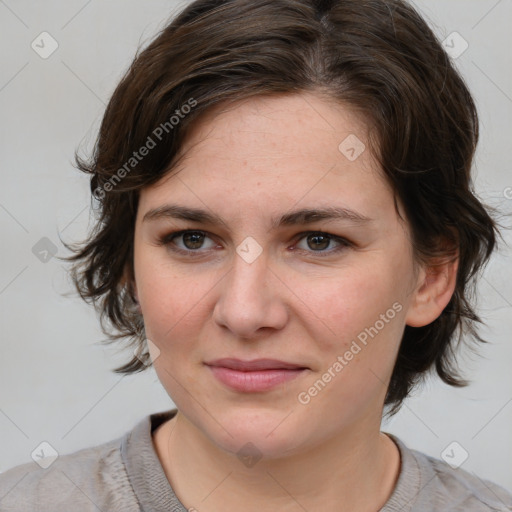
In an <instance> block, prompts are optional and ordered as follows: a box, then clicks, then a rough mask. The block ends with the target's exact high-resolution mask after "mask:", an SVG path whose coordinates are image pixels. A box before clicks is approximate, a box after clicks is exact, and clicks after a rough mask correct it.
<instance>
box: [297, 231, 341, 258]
mask: <svg viewBox="0 0 512 512" xmlns="http://www.w3.org/2000/svg"><path fill="white" fill-rule="evenodd" d="M299 240H305V242H306V248H304V247H302V248H301V247H299V244H298V245H297V247H299V249H300V250H303V251H308V252H314V253H320V254H321V255H323V254H324V253H325V254H326V255H330V254H333V253H336V252H339V251H341V250H344V249H346V248H347V247H350V246H351V243H350V242H348V241H347V240H345V239H344V238H341V237H339V236H336V235H331V234H330V233H324V232H322V231H310V232H308V233H303V234H302V237H301V238H300V239H299ZM333 243H335V244H336V246H335V247H334V248H331V249H330V250H326V249H328V248H329V246H332V244H333Z"/></svg>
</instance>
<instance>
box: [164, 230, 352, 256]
mask: <svg viewBox="0 0 512 512" xmlns="http://www.w3.org/2000/svg"><path fill="white" fill-rule="evenodd" d="M186 233H201V234H203V235H205V237H206V238H210V239H211V240H214V239H215V238H216V237H215V235H213V234H211V233H209V232H208V231H205V230H204V229H180V230H176V231H172V232H170V233H167V234H165V235H163V236H162V237H159V239H158V245H163V246H166V247H169V248H170V250H171V251H173V252H176V253H178V254H184V255H187V256H191V257H198V256H202V255H204V254H205V253H207V252H210V251H211V250H212V248H210V249H206V250H203V249H201V248H200V249H197V250H193V249H181V248H179V247H177V246H173V240H174V239H175V238H179V237H180V236H182V235H185V234H186ZM315 234H316V235H326V236H327V237H329V239H330V240H333V241H335V242H336V243H338V244H339V245H338V247H336V248H334V249H329V250H324V251H313V250H309V251H308V250H306V249H296V247H294V248H293V250H294V251H295V250H298V251H301V252H303V253H308V254H309V255H311V254H313V255H317V256H319V257H326V256H330V255H333V254H336V253H338V252H340V251H343V250H346V249H347V248H350V247H354V244H353V243H352V242H350V241H349V240H347V239H346V238H344V237H341V236H338V235H334V234H332V233H330V232H328V231H321V230H309V231H302V232H300V233H297V235H295V236H294V238H293V243H294V244H297V243H298V242H299V241H301V240H302V239H304V238H306V237H308V236H309V235H315Z"/></svg>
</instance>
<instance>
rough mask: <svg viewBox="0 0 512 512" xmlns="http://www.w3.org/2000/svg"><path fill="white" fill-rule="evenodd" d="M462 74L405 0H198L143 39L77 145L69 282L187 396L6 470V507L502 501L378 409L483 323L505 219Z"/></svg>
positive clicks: (454, 379) (132, 365) (332, 507)
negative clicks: (97, 125) (477, 184)
mask: <svg viewBox="0 0 512 512" xmlns="http://www.w3.org/2000/svg"><path fill="white" fill-rule="evenodd" d="M477 139H478V119H477V113H476V110H475V106H474V103H473V101H472V98H471V95H470V93H469V91H468V90H467V88H466V86H465V84H464V82H463V80H462V79H461V77H460V76H459V75H458V73H457V72H456V71H455V69H454V68H453V66H452V65H451V63H450V61H449V58H448V56H447V55H446V53H445V52H444V50H443V49H442V47H441V45H440V44H439V42H438V41H437V40H436V38H435V36H434V35H433V33H432V31H431V30H430V29H429V28H428V27H427V25H426V24H425V22H424V21H423V20H422V19H421V17H420V16H419V15H418V14H417V13H416V12H415V11H414V10H413V9H412V8H411V7H410V6H409V5H408V4H406V3H404V2H402V1H399V0H365V1H363V2H361V1H355V0H339V1H323V2H322V1H313V0H299V1H291V0H257V1H255V0H250V1H248V0H232V1H221V0H199V1H196V2H194V3H192V4H190V5H189V6H188V7H187V8H186V9H184V11H183V12H182V13H181V14H180V15H179V16H178V17H177V18H176V19H175V20H173V21H172V22H171V23H170V24H169V25H168V26H167V27H166V28H165V29H164V30H163V31H162V32H161V33H160V34H159V35H158V37H157V38H156V39H155V40H154V41H153V42H152V43H151V44H150V45H149V46H148V47H147V48H146V49H145V50H144V51H143V52H142V53H140V55H138V56H137V57H136V58H135V60H134V62H133V63H132V65H131V67H130V69H129V71H128V72H127V74H126V75H125V77H124V78H123V80H122V81H121V83H120V84H119V86H118V87H117V89H116V91H115V92H114V94H113V96H112V98H111V100H110V103H109V105H108V107H107V110H106V112H105V116H104V119H103V122H102V126H101V129H100V133H99V137H98V141H97V147H96V151H95V153H94V155H93V156H92V158H91V160H90V161H89V162H86V161H83V160H81V159H79V158H77V163H78V166H79V168H80V169H81V170H83V171H85V172H87V173H90V174H91V191H92V193H93V195H94V197H95V200H97V201H98V203H99V204H98V207H99V211H100V218H99V220H98V223H97V225H96V228H95V230H94V231H93V233H92V234H91V236H90V239H88V240H87V241H86V242H85V243H84V245H83V246H81V247H75V248H73V250H74V251H75V255H74V256H73V257H72V260H73V261H74V262H75V265H74V267H73V269H72V275H73V277H74V280H75V283H76V285H77V288H78V291H79V292H80V294H81V295H82V297H83V298H84V299H86V300H90V301H92V302H93V303H94V304H95V305H96V306H97V308H98V309H99V311H100V312H101V314H102V318H103V319H104V320H108V321H109V322H110V324H111V327H113V329H112V330H109V327H108V326H107V325H106V324H105V325H104V327H105V330H106V332H109V334H110V336H111V338H112V340H116V339H118V338H120V337H128V338H130V340H131V346H132V348H133V349H134V356H133V357H132V358H131V360H130V361H129V362H127V364H125V365H123V366H122V367H120V368H118V369H116V371H118V372H120V373H133V372H137V371H141V370H144V369H145V368H147V366H148V365H149V364H154V367H155V370H156V372H157V374H158V377H159V379H160V381H161V382H162V385H163V386H164V387H165V389H166V391H167V392H168V394H169V396H170V397H171V399H172V400H173V402H174V403H175V404H176V409H173V410H171V411H167V412H164V413H158V414H153V415H151V416H149V417H147V418H145V419H144V420H143V421H141V422H140V423H139V424H138V425H137V426H136V427H135V428H134V429H133V430H132V431H130V432H128V433H127V434H126V435H125V436H123V438H122V439H118V440H113V441H111V442H109V443H106V444H103V445H101V446H96V447H92V448H88V449H85V450H81V451H79V452H76V453H74V454H70V455H65V456H62V457H59V459H57V461H55V462H54V463H53V464H52V465H51V467H49V468H48V469H47V470H44V469H40V468H33V465H31V466H29V465H23V466H18V467H17V468H13V469H12V470H10V471H8V472H7V473H6V474H4V475H2V476H1V478H0V490H1V491H2V493H1V496H3V499H2V501H0V508H1V509H2V510H12V511H14V510H43V509H44V510H52V511H55V510H70V509H71V508H72V509H73V510H98V509H99V510H103V511H107V510H108V511H111V510H120V511H121V510H123V511H126V510H128V511H135V510H147V511H149V510H151V511H157V510H158V511H160V510H162V511H163V510H175V511H185V510H197V511H200V512H209V511H212V512H214V511H215V512H216V511H228V512H229V511H232V510H249V511H260V510H278V511H286V512H287V511H290V512H291V511H296V510H297V511H299V510H308V511H316V510H322V511H324V512H327V511H329V512H330V511H354V510H357V511H361V512H374V511H379V510H380V511H384V512H391V511H399V510H400V511H406V510H407V511H425V510H429V511H431V510H434V511H441V510H443V511H444V510H451V511H452V510H461V511H462V510H464V511H484V510H486V511H491V510H511V509H512V508H511V507H512V495H511V494H510V493H508V492H507V491H505V490H504V489H502V488H500V487H499V486H497V485H496V484H493V483H491V482H487V481H482V480H481V479H479V478H478V477H477V476H475V475H473V474H470V473H468V472H466V471H464V470H463V469H461V468H457V469H455V468H454V467H452V466H450V465H449V464H448V463H446V462H444V461H441V460H437V459H434V458H431V457H428V456H426V455H424V454H422V453H420V452H416V451H413V450H410V449H409V448H407V447H406V446H405V445H404V443H403V442H402V441H400V439H398V438H397V437H395V436H393V435H390V434H386V433H383V432H381V431H380V423H381V419H382V415H383V412H384V411H385V412H386V413H387V414H388V415H391V414H394V413H396V412H397V411H398V410H399V408H400V406H401V404H402V402H403V400H404V399H405V398H406V397H407V396H408V394H409V393H410V392H411V390H412V389H413V387H414V385H415V384H416V383H418V382H419V381H420V380H421V379H422V377H424V376H425V375H427V373H428V372H429V371H430V370H431V369H435V371H436V372H437V373H438V375H439V376H440V378H441V379H442V380H443V381H444V382H446V383H448V384H451V385H455V386H460V385H464V383H465V382H464V381H463V380H462V379H461V378H460V376H459V375H458V374H457V372H456V369H455V360H454V354H453V350H454V347H455V345H456V344H457V341H458V339H459V337H460V336H461V335H462V334H465V333H469V334H472V335H473V336H475V337H476V339H477V340H480V338H479V337H478V335H477V333H476V330H475V329H476V327H475V323H476V322H478V321H479V318H478V316H477V315H476V314H475V312H474V310H473V307H472V305H471V303H470V301H469V299H468V290H469V286H470V285H471V284H472V282H473V277H474V275H475V274H476V272H477V271H478V270H479V269H480V268H482V266H483V265H484V264H485V262H486V261H487V259H488V258H489V256H490V255H491V253H492V251H493V249H494V246H495V237H496V235H497V232H498V231H497V227H496V223H495V221H494V220H493V219H492V218H491V217H490V215H489V213H488V212H487V211H486V208H485V207H484V206H483V205H482V204H481V203H480V202H479V201H478V199H477V198H476V197H475V195H474V194H473V192H472V184H471V177H470V169H471V164H472V158H473V154H474V151H475V147H476V143H477Z"/></svg>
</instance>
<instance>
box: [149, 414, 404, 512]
mask: <svg viewBox="0 0 512 512" xmlns="http://www.w3.org/2000/svg"><path fill="white" fill-rule="evenodd" d="M375 420H377V421H375ZM153 435H154V444H155V449H156V451H157V454H158V456H159V458H160V461H161V463H162V466H163V468H164V472H165V474H166V476H167V479H168V480H169V482H170V483H171V486H172V487H173V490H174V492H175V493H176V495H177V496H178V498H179V499H180V501H181V502H182V503H183V504H184V505H185V506H186V507H187V508H188V509H192V510H194V509H197V510H201V512H219V511H221V510H222V511H223V512H231V511H235V510H236V511H238V510H248V511H251V512H252V511H253V510H254V511H257V510H262V509H263V510H265V509H266V510H279V511H282V512H288V511H289V512H292V511H299V510H304V509H305V510H319V509H320V508H321V509H322V511H323V512H334V511H336V512H345V511H353V510H358V511H361V512H375V511H377V510H380V509H381V508H382V507H383V506H384V504H385V503H386V501H387V500H388V498H389V497H390V495H391V494H392V491H393V489H394V487H395V484H396V480H397V478H398V474H399V471H400V456H399V452H398V448H397V447H396V446H395V444H394V442H393V441H392V440H391V439H390V438H389V437H388V436H386V435H385V434H382V433H381V432H380V418H374V421H366V424H365V425H361V424H360V423H359V424H358V425H354V426H353V427H348V428H347V429H346V430H345V431H344V432H342V433H341V434H338V435H337V436H336V437H333V438H331V439H328V440H325V442H323V443H322V444H321V445H317V446H314V447H312V448H310V449H308V450H304V451H302V452H300V453H299V454H295V455H290V456H287V457H282V458H279V459H261V460H259V461H257V462H256V463H255V464H254V465H251V464H250V463H248V464H247V466H246V465H244V464H243V463H242V462H241V461H240V460H239V458H238V457H237V456H236V454H232V453H228V452H226V451H224V450H222V449H220V448H219V447H218V446H216V445H215V444H214V443H212V441H211V440H210V439H209V438H207V437H206V436H204V434H203V433H202V432H201V431H200V430H198V429H197V428H196V427H195V426H194V425H193V424H192V423H190V422H189V421H188V420H187V419H186V418H185V417H184V416H183V415H182V414H181V413H179V412H178V413H177V415H176V416H175V417H173V418H172V419H171V420H169V421H167V422H166V423H164V424H163V425H161V426H160V427H159V428H158V429H157V430H156V431H155V432H154V434H153Z"/></svg>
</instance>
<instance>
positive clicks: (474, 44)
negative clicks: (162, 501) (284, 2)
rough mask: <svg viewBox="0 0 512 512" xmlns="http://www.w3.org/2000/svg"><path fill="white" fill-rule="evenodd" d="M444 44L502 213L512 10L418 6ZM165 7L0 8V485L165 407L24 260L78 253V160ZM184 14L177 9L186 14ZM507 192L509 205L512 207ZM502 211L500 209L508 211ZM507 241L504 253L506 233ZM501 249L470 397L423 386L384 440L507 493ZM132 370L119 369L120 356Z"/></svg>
mask: <svg viewBox="0 0 512 512" xmlns="http://www.w3.org/2000/svg"><path fill="white" fill-rule="evenodd" d="M415 4H416V5H417V6H418V7H420V9H421V11H422V12H423V13H424V15H426V16H427V17H428V19H429V20H430V22H431V24H432V25H433V26H434V28H435V30H436V32H437V33H438V34H439V36H440V38H441V39H444V38H445V37H446V36H447V35H448V34H450V33H452V32H453V31H457V32H458V33H460V34H461V35H462V37H463V38H464V39H465V40H466V41H467V42H468V44H469V46H468V49H467V50H466V51H465V52H464V53H463V54H462V55H461V56H460V57H458V58H457V59H456V65H457V66H458V67H459V69H460V70H461V72H462V73H463V76H464V77H465V79H466V80H467V83H468V85H469V87H470V89H471V90H472V92H473V93H474V96H475V98H476V101H477V105H478V108H479V112H480V116H481V129H482V136H481V142H480V146H479V150H478V154H477V161H476V169H475V171H476V185H477V190H478V192H479V194H480V196H481V197H482V198H483V199H484V201H486V202H487V203H489V204H491V205H494V206H497V207H499V208H501V209H502V211H505V212H510V211H511V206H512V199H511V198H512V189H509V188H507V187H512V173H511V165H510V157H509V151H510V141H511V135H512V126H511V119H512V73H511V66H510V50H511V48H512V35H511V32H510V29H509V26H510V21H511V20H512V1H511V0H501V1H496V0H473V1H468V0H458V1H454V0H452V1H446V0H435V1H432V0H428V1H427V0H423V1H421V2H415ZM178 5H179V4H178V3H176V2H174V1H169V0H168V1H164V0H150V1H144V2H142V1H141V2H126V1H122V0H103V1H100V0H90V1H84V0H73V1H66V2H57V1H44V2H35V1H28V0H6V1H0V41H1V45H2V65H1V66H0V109H1V128H0V129H1V136H0V158H1V160H0V161H1V172H0V180H1V181H0V225H1V230H2V231H1V253H0V254H1V266H0V314H1V342H0V343H1V345H0V347H1V356H0V432H1V436H0V471H5V470H6V469H8V468H10V467H12V466H14V465H17V464H21V463H23V462H28V461H30V460H31V455H30V454H31V452H32V451H33V450H34V449H35V448H36V446H38V445H39V444H40V443H41V442H42V441H47V442H49V443H50V444H51V445H52V446H54V447H55V448H56V449H57V451H58V452H59V453H60V454H64V453H69V452H72V451H76V450H78V449H80V448H83V447H86V446H91V445H95V444H99V443H102V442H105V441H108V440H110V439H113V438H114V437H117V436H120V435H122V434H123V433H124V432H125V431H127V430H128V429H130V428H131V427H132V426H133V425H134V424H135V422H137V421H138V420H139V419H141V418H142V417H143V416H144V415H146V414H150V413H152V412H156V411H160V410H165V409H168V408H171V407H173V404H172V403H171V402H170V399H169V398H168V396H167V394H166V392H165V391H164V389H163V388H162V386H161V385H160V383H159V381H158V379H157V377H156V374H155V372H154V370H153V369H150V370H149V371H147V372H146V373H143V374H138V375H134V376H128V377H127V376H120V375H117V374H114V373H112V372H111V371H110V369H111V368H114V367H115V366H117V365H118V364H119V363H121V362H122V361H124V357H123V353H122V352H119V353H116V350H115V348H113V347H111V348H108V347H104V346H103V345H101V344H100V343H99V340H101V339H102V334H101V332H100V329H99V327H98V322H97V319H96V317H95V313H94V311H93V310H92V308H91V307H90V306H87V305H86V304H84V303H82V302H81V301H80V300H79V299H78V298H67V297H64V296H63V294H64V293H66V292H69V291H71V290H72V288H71V284H70V281H69V280H68V278H67V276H66V271H65V265H64V264H63V263H61V262H60V261H59V260H57V259H56V258H53V259H51V260H50V261H48V262H47V263H43V262H41V261H39V259H37V258H36V256H35V255H34V254H33V252H32V248H33V246H34V245H35V244H36V243H37V242H38V241H39V240H40V239H41V238H43V237H47V238H48V239H50V240H51V241H52V242H53V243H54V244H56V245H57V247H58V255H59V256H64V255H67V251H66V250H65V248H64V247H63V246H62V245H61V244H60V242H59V237H58V234H59V233H60V234H61V236H62V237H63V238H64V239H65V240H66V241H68V242H70V241H78V240H81V239H82V238H83V237H84V236H85V234H86V232H87V230H88V228H89V227H90V225H91V224H90V221H89V205H90V201H89V195H88V180H87V178H86V177H85V176H82V175H81V173H79V172H78V171H77V170H75V169H74V168H73V166H72V157H73V151H74V150H75V148H76V147H77V146H78V145H79V143H81V142H82V147H83V148H84V149H85V150H87V149H89V150H90V149H92V146H93V142H94V139H95V136H96V133H97V129H98V127H99V122H100V121H101V116H102V113H103V109H104V107H105V104H106V102H107V101H108V98H109V96H110V95H111V94H112V92H113V89H114V87H115V85H116V83H117V82H118V80H119V79H120V77H121V75H122V73H123V72H124V71H125V70H126V68H127V66H128V65H129V63H130V61H131V59H132V58H133V55H134V53H135V51H136V49H137V47H138V45H139V44H144V43H147V42H148V41H149V40H150V39H151V38H152V37H153V35H154V34H155V33H156V31H157V30H158V29H160V28H162V27H163V26H164V24H165V22H166V20H168V18H169V16H170V15H172V14H173V13H174V12H176V10H177V8H178ZM181 5H183V2H182V4H181ZM43 31H47V32H49V33H50V34H51V36H52V37H53V38H54V39H55V40H56V41H57V42H58V44H59V47H58V49H57V50H56V51H55V52H54V53H53V54H52V55H51V56H50V57H49V58H47V59H42V58H41V57H40V56H39V55H38V54H37V53H36V52H35V51H34V50H33V49H32V48H31V43H32V41H33V40H34V39H35V38H36V37H37V36H38V35H39V34H40V33H41V32H43ZM507 191H508V192H507ZM507 195H508V198H507ZM504 235H505V239H506V240H507V241H508V242H510V239H511V236H510V233H509V232H505V233H504ZM511 261H512V260H511V252H510V250H509V249H507V248H506V247H504V248H503V250H502V251H501V253H500V254H497V255H495V256H494V258H493V259H492V261H491V263H490V265H489V266H488V268H487V270H486V272H485V274H484V277H483V279H482V281H481V285H480V288H479V295H480V308H479V311H480V313H481V314H482V316H483V317H484V318H485V319H486V321H487V327H485V328H483V329H482V333H483V334H484V335H485V336H486V337H487V338H488V339H489V340H491V342H492V343H491V344H489V345H488V346H486V347H484V348H481V349H480V354H481V355H482V357H469V356H467V357H465V358H464V359H463V367H464V368H465V369H466V373H467V375H468V376H470V377H471V378H472V379H473V381H474V383H473V384H472V385H471V386H470V387H467V388H465V389H461V390H457V389H453V388H450V387H448V386H445V385H442V384H440V383H439V382H438V380H434V379H433V380H431V381H429V382H428V384H427V385H426V386H424V387H423V388H422V389H421V390H420V391H419V392H417V393H415V395H414V396H413V397H411V398H410V399H409V400H408V401H407V402H406V404H405V405H404V407H403V409H402V411H401V412H400V413H399V415H398V416H397V417H395V418H394V419H393V420H392V421H391V422H389V423H387V424H384V425H383V430H387V431H389V432H392V433H395V434H396V435H398V436H399V437H401V438H402V439H403V440H404V441H405V442H406V443H407V444H408V445H409V446H411V447H413V448H416V449H420V450H421V451H424V452H426V453H428V454H431V455H433V456H435V457H438V458H439V457H441V453H442V452H443V450H444V449H445V448H446V447H447V446H448V445H449V444H450V443H451V442H453V441H457V442H458V443H459V444H460V445H461V446H462V447H463V448H464V449H465V450H466V451H467V452H468V453H469V457H468V459H467V460H466V461H465V462H464V464H463V465H462V467H463V468H464V469H466V470H469V471H472V472H475V473H476V474H477V475H478V476H480V477H482V478H487V479H490V480H493V481H495V482H497V483H499V484H501V485H503V486H504V487H507V488H509V489H512V470H511V468H512V462H511V461H512V435H511V432H512V429H511V426H512V371H511V369H512V364H511V363H512V341H511V335H510V332H511V330H512V314H511V313H512V306H511V303H512V291H511V287H510V282H511V278H512V266H511V265H510V263H511ZM125 356H126V357H127V356H128V354H127V353H126V354H125Z"/></svg>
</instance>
